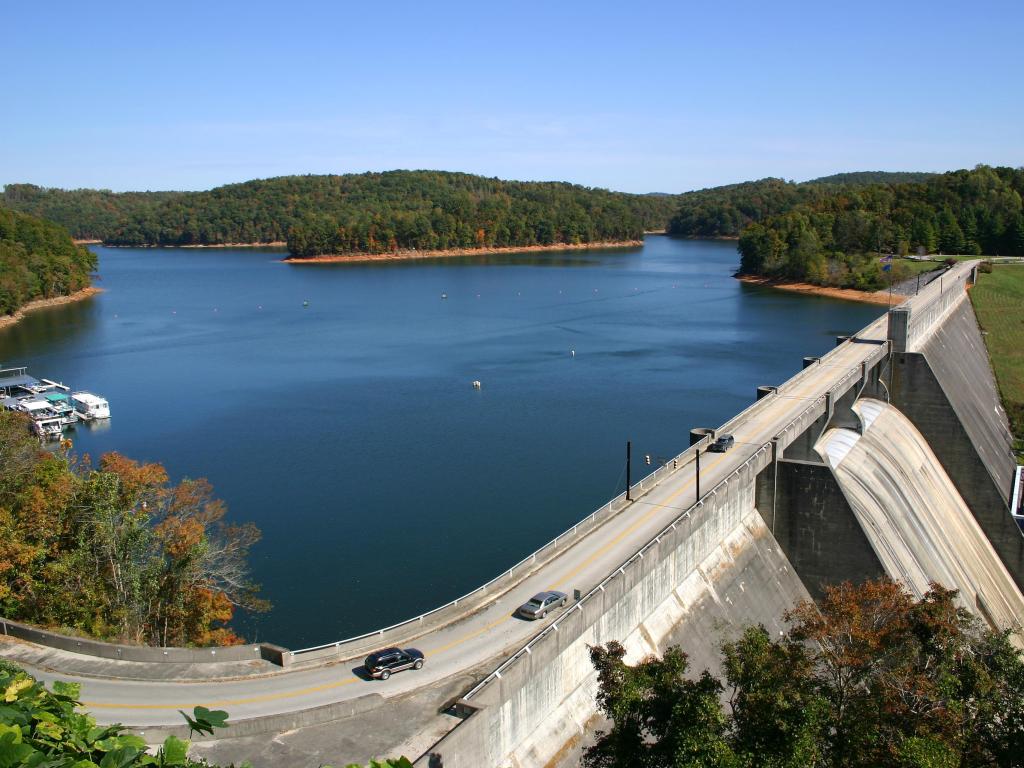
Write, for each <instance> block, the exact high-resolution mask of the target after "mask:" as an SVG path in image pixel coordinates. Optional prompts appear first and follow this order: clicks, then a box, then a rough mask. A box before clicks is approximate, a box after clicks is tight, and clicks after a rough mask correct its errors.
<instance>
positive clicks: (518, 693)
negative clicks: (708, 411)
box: [19, 263, 1024, 768]
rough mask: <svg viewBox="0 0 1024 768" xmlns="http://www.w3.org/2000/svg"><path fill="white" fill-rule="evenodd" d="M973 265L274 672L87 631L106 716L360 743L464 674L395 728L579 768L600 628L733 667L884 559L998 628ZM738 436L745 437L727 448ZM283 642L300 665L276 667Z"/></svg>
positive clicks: (989, 455) (996, 466)
mask: <svg viewBox="0 0 1024 768" xmlns="http://www.w3.org/2000/svg"><path fill="white" fill-rule="evenodd" d="M973 269H974V265H973V264H972V263H964V264H960V265H958V266H956V267H954V268H952V269H950V270H949V271H947V272H946V273H944V275H943V276H942V278H941V279H939V280H935V281H934V282H933V283H931V284H930V285H928V286H927V287H926V288H924V289H923V290H922V291H921V292H920V294H919V295H917V296H915V297H913V298H912V299H910V300H908V301H907V302H905V303H904V304H902V305H900V307H898V308H896V309H894V310H892V311H891V312H890V313H889V314H888V315H886V316H883V317H882V318H880V319H879V320H877V321H876V322H874V323H872V324H871V325H869V326H868V327H867V328H864V329H863V330H861V331H860V332H859V333H857V334H855V335H853V336H852V337H842V338H839V339H837V345H836V347H835V348H834V349H833V350H831V351H830V352H829V353H828V354H826V355H823V356H821V357H814V358H807V359H805V361H804V367H803V368H802V370H800V371H799V372H798V373H797V374H796V375H795V376H794V377H793V378H791V379H790V380H789V381H786V382H783V383H780V384H778V385H777V386H775V385H772V386H768V385H765V386H762V387H758V389H757V393H756V397H757V399H756V401H755V402H753V404H752V405H751V406H750V407H749V408H747V409H746V410H745V411H743V412H742V413H740V414H738V415H737V416H736V417H734V418H733V419H731V420H730V421H729V422H727V423H726V424H723V425H722V426H720V427H718V428H717V429H695V430H694V431H693V432H692V433H691V441H692V443H693V444H692V445H691V446H690V447H689V448H688V449H687V450H685V451H684V452H683V453H681V454H680V455H679V456H677V457H675V458H674V459H672V460H670V461H669V462H668V463H667V464H666V465H665V466H663V467H661V468H660V469H659V470H658V471H657V472H656V473H654V474H653V475H651V476H649V477H648V478H645V479H644V480H643V481H642V482H641V483H638V484H637V485H636V486H635V487H634V488H633V489H631V493H630V498H629V499H627V498H625V497H619V498H617V499H615V500H613V501H611V502H609V504H607V505H605V506H604V507H602V508H601V509H599V510H597V511H596V512H595V513H594V514H593V515H591V516H588V517H587V518H585V519H584V520H582V521H580V523H579V524H578V525H577V526H574V527H573V528H572V529H570V530H569V531H566V532H565V533H564V534H563V535H562V536H559V537H557V538H556V539H555V540H554V541H552V542H550V543H549V544H547V545H545V547H543V548H541V549H540V550H538V552H537V553H536V554H535V555H533V556H531V557H528V558H526V559H524V560H523V561H522V562H521V563H519V564H516V565H515V566H513V567H512V568H510V569H509V570H508V571H506V572H504V573H503V574H501V575H499V576H498V577H497V578H496V579H495V580H493V581H492V582H490V583H489V584H487V585H484V586H482V587H481V588H480V589H478V590H476V591H474V592H473V593H470V594H469V595H467V596H465V597H464V598H460V599H459V600H456V601H452V602H451V603H449V604H447V605H445V606H443V607H441V608H439V609H438V610H437V611H435V612H432V613H431V614H427V615H425V616H424V617H419V618H418V619H413V620H411V621H408V622H403V623H402V624H400V625H396V626H395V627H389V628H385V629H383V630H381V631H380V632H379V633H371V634H369V635H367V636H362V637H360V638H352V639H350V640H346V641H339V642H338V643H333V644H329V645H327V646H323V647H319V648H316V649H309V651H308V652H307V653H301V652H296V651H290V650H288V649H281V648H276V647H272V646H268V647H266V648H261V647H257V646H253V647H251V648H249V649H248V650H247V651H243V652H242V653H248V654H251V656H250V657H249V658H250V659H251V661H249V662H242V661H241V660H239V661H238V662H235V663H236V664H242V663H247V664H250V665H251V666H252V669H253V670H254V672H253V673H252V674H251V675H250V676H246V674H245V673H240V672H238V667H232V668H231V677H230V679H217V676H216V674H215V673H211V674H210V675H207V676H205V678H203V676H202V675H201V673H197V672H196V670H197V669H199V668H200V667H202V666H203V664H202V661H203V658H199V657H195V656H196V655H195V654H184V653H182V654H180V657H181V662H180V663H185V662H186V661H187V662H188V663H189V665H190V666H189V667H188V670H189V671H188V672H187V673H186V672H184V671H182V674H197V679H195V680H193V681H192V682H174V681H173V677H174V674H175V670H176V669H177V668H176V667H174V664H175V663H179V662H175V661H173V660H174V659H177V658H178V655H176V654H175V653H174V652H173V649H161V650H166V651H167V652H168V653H167V655H166V656H167V659H170V660H171V661H168V662H167V663H164V664H158V663H153V664H151V666H152V667H161V669H162V670H163V671H162V672H161V679H162V680H163V682H148V683H145V684H144V685H145V695H144V696H140V695H139V693H137V692H138V691H139V690H140V688H139V685H140V683H138V682H136V683H134V684H132V683H131V682H130V681H128V680H126V679H125V678H126V677H128V676H130V675H131V674H132V673H131V672H130V671H128V669H129V668H132V669H135V668H140V669H141V668H142V667H143V666H144V664H143V663H142V662H139V663H138V664H137V665H136V667H132V666H131V665H132V664H133V663H132V662H128V661H122V660H121V659H123V658H124V656H123V655H121V656H111V657H110V658H116V659H118V660H117V661H115V662H107V663H108V664H116V665H118V666H116V667H111V668H110V669H111V670H112V671H110V672H109V673H107V675H106V678H104V679H102V680H100V679H97V678H96V677H95V676H93V677H90V676H89V673H88V669H87V668H88V658H89V656H88V654H89V653H95V654H96V655H103V654H104V653H106V654H108V655H109V653H110V652H111V651H110V649H92V648H91V647H90V648H85V647H82V650H81V652H80V653H79V654H78V655H77V656H76V664H77V666H75V667H74V669H75V670H76V673H78V674H80V676H79V677H78V678H76V677H75V676H74V675H72V676H71V679H73V680H75V681H76V682H81V684H82V686H83V688H82V690H83V699H85V700H86V701H87V703H88V705H89V706H90V707H94V712H95V713H97V716H98V717H100V718H101V722H113V721H121V722H126V723H129V724H131V725H133V726H136V727H137V728H138V729H139V730H145V732H146V734H147V738H149V737H150V736H153V735H154V734H158V735H162V734H163V733H166V732H168V731H173V730H174V728H175V726H173V725H172V723H173V721H174V720H176V718H177V715H176V709H178V708H185V709H187V708H188V707H190V706H192V705H195V704H203V705H204V706H211V705H215V706H223V707H226V708H229V709H230V711H231V713H232V718H233V720H235V721H237V722H238V724H239V725H238V726H237V727H238V729H239V732H240V733H246V734H254V735H259V734H264V735H265V734H271V733H281V732H283V731H289V730H291V729H294V728H300V727H308V726H310V725H311V724H313V723H327V722H330V723H332V724H336V727H337V729H338V731H339V732H342V731H344V732H346V733H348V736H346V738H347V739H349V740H350V741H351V740H352V734H353V733H360V732H366V731H367V729H370V730H372V729H373V728H374V727H375V726H374V723H384V722H389V723H390V722H391V721H392V720H393V717H390V716H389V713H390V712H393V711H395V710H394V708H395V707H396V706H399V704H401V705H402V706H404V707H406V709H403V710H402V711H403V712H407V711H408V707H407V704H406V703H407V702H408V701H410V699H409V697H410V696H412V695H414V694H423V693H424V692H427V691H429V690H432V689H438V690H444V691H449V690H455V691H457V695H456V696H455V697H453V698H446V700H445V702H444V706H443V713H442V714H437V710H436V709H434V710H433V711H431V712H428V713H426V714H424V716H423V717H424V720H429V725H428V726H424V727H423V728H421V729H420V730H419V731H418V732H417V733H413V731H414V730H416V728H420V725H419V724H417V725H416V726H415V727H414V726H412V725H410V726H409V727H408V729H407V730H409V733H405V734H397V735H396V736H395V739H394V744H393V745H392V746H393V747H394V748H396V749H397V748H398V747H400V746H402V748H403V749H405V748H406V747H405V746H403V745H411V744H415V745H416V747H415V752H414V753H412V754H410V755H409V756H410V757H413V756H416V755H418V756H419V759H418V760H417V762H416V765H417V766H426V767H428V768H434V767H435V766H438V765H443V766H445V768H459V767H460V766H467V767H468V766H472V768H479V767H480V766H515V767H516V768H520V767H525V766H556V765H569V764H573V763H574V761H575V760H576V759H577V757H578V754H579V750H580V745H581V740H582V738H583V734H585V733H586V732H587V731H588V730H589V729H590V728H592V727H593V725H594V723H595V722H596V718H597V717H598V713H597V708H596V702H595V699H594V694H595V691H596V689H597V681H596V675H595V673H594V671H593V669H592V667H591V665H590V661H589V655H588V647H589V646H591V645H594V644H597V643H606V642H608V641H610V640H617V641H619V642H622V643H623V644H624V645H625V647H626V648H627V650H628V652H629V659H630V660H636V659H639V658H641V657H642V656H644V655H645V654H648V653H661V652H663V651H664V650H665V648H666V647H667V646H668V645H671V644H681V645H682V646H683V648H684V650H686V652H687V653H689V654H690V657H691V661H692V664H693V668H694V670H695V671H699V670H700V669H703V668H705V667H710V668H712V669H715V668H716V666H717V663H718V649H719V647H720V645H721V643H722V641H723V640H725V639H728V638H730V637H732V636H733V635H734V633H736V632H738V631H739V629H740V628H741V627H742V626H745V625H748V624H751V623H762V624H764V625H765V626H766V627H768V628H769V629H771V630H772V631H778V630H781V629H782V624H781V622H782V616H783V613H784V612H785V610H786V609H787V608H789V607H791V606H792V605H793V604H794V603H796V602H797V601H799V600H805V599H813V598H817V597H820V596H821V594H822V593H823V590H824V589H825V588H826V587H828V586H829V585H831V584H836V583H840V582H842V581H845V580H853V581H860V580H862V579H864V578H870V577H876V576H880V575H888V576H890V577H892V578H894V579H899V580H902V581H903V582H904V583H905V584H906V585H907V586H908V587H909V588H910V589H911V590H914V591H916V592H918V593H921V592H922V591H923V590H924V589H926V588H927V584H928V582H929V581H932V580H935V581H939V582H942V583H944V584H945V585H946V586H955V587H956V588H958V589H959V590H960V591H961V600H962V601H963V604H964V605H965V606H967V607H969V608H970V609H971V610H972V611H975V612H976V613H978V614H979V615H980V616H982V617H983V618H984V619H985V620H986V621H988V622H989V623H990V624H992V625H993V626H996V627H1000V628H1003V627H1006V628H1009V627H1013V626H1017V625H1019V624H1020V623H1021V621H1022V620H1024V598H1022V596H1021V589H1020V584H1021V578H1022V575H1024V536H1022V534H1021V531H1020V529H1019V528H1018V527H1017V525H1016V523H1015V522H1014V520H1013V517H1012V515H1011V514H1010V504H1011V498H1012V496H1013V485H1014V474H1015V470H1014V460H1013V457H1012V453H1011V452H1010V450H1009V447H1010V439H1009V428H1008V426H1007V423H1006V417H1005V414H1004V413H1003V412H1002V409H1001V407H1000V406H999V400H998V396H997V394H996V388H995V384H994V381H993V378H992V374H991V370H990V368H989V366H988V360H987V356H986V354H985V350H984V346H983V340H982V338H981V334H980V331H979V330H978V327H977V323H976V321H975V320H974V316H973V312H972V311H971V307H970V303H969V301H968V298H967V292H966V290H967V287H968V285H969V283H970V281H971V276H972V272H973ZM754 394H755V393H754V392H751V395H752V399H753V397H754ZM721 433H729V434H732V435H734V436H735V439H736V444H735V447H734V448H732V449H731V450H730V451H728V452H727V453H724V454H708V453H705V450H706V448H707V446H708V445H709V443H710V442H711V441H712V440H713V439H714V438H715V436H716V435H718V434H721ZM698 455H700V477H699V482H698V478H697V462H696V459H697V456H698ZM698 489H699V490H698ZM552 588H556V589H562V590H563V591H566V592H567V593H570V594H572V593H574V592H577V591H578V599H576V600H574V601H573V602H572V603H571V605H570V606H568V607H567V608H566V609H565V610H564V611H563V612H561V613H557V614H555V615H554V616H553V617H551V618H549V619H548V620H547V621H545V622H541V623H540V624H539V625H537V624H527V623H526V622H519V621H514V620H512V618H511V616H510V612H511V611H512V610H513V609H514V607H515V605H516V604H518V602H517V596H518V595H520V594H521V593H526V592H531V593H532V592H533V591H539V590H541V589H552ZM19 631H20V630H19ZM30 639H31V638H30ZM412 641H415V643H416V645H417V647H419V648H421V649H424V650H425V651H426V652H427V658H428V664H427V666H426V667H424V669H423V670H421V671H420V672H418V673H415V675H411V674H410V675H399V676H396V677H395V678H393V679H391V680H389V681H387V682H386V683H379V682H374V683H368V682H366V681H362V680H360V679H359V678H358V675H356V674H354V668H355V665H356V664H357V663H358V662H357V661H353V659H358V658H359V655H360V654H363V653H364V652H365V650H366V649H367V648H368V647H369V646H371V645H374V644H378V643H379V644H386V643H387V644H401V643H406V642H412ZM37 642H41V643H46V642H48V639H47V638H45V637H42V636H40V637H39V638H38V639H37ZM54 644H57V641H54ZM194 657H195V658H194ZM253 657H255V658H253ZM260 657H262V658H260ZM65 658H66V657H65ZM205 658H206V660H207V661H209V660H210V656H205ZM268 659H269V660H268ZM270 660H273V661H274V662H276V663H277V664H279V665H280V666H275V667H274V669H275V670H276V674H273V675H269V676H268V675H267V674H266V672H267V669H268V667H270V666H271V665H272V661H270ZM49 663H50V664H51V666H53V665H59V664H61V663H64V662H63V661H62V660H57V661H50V662H49ZM259 664H262V665H264V666H259ZM125 665H128V667H126V666H125ZM210 666H212V665H210ZM181 669H182V670H184V669H185V668H184V667H182V668H181ZM141 675H142V673H139V675H138V676H141ZM41 676H43V677H44V679H52V678H53V677H55V676H57V675H55V674H52V673H51V672H45V671H44V672H42V673H41ZM59 677H61V679H68V677H69V676H68V675H59ZM198 678H203V679H198ZM453 681H454V682H453ZM462 681H467V682H466V683H465V684H464V685H463V684H462ZM133 685H134V687H133ZM371 686H372V687H371ZM447 695H448V694H447V693H446V694H445V696H446V697H447ZM143 699H144V701H143ZM420 700H425V699H420ZM435 704H436V703H435ZM431 706H434V705H433V704H432V705H431ZM374 717H376V718H377V719H376V720H374ZM410 720H411V718H410ZM392 727H394V726H392ZM417 734H418V735H417ZM424 734H430V735H431V736H430V738H429V740H425V738H426V737H425V736H424ZM230 735H231V734H230V733H229V734H227V736H228V737H229V738H230ZM378 754H382V755H387V754H395V753H394V752H393V751H392V750H391V749H387V748H385V746H384V745H381V748H380V750H379V751H378ZM243 756H245V755H244V753H236V754H233V755H229V753H224V752H221V753H219V755H218V757H219V758H220V759H225V758H229V759H240V758H241V757H243ZM346 757H347V755H346ZM329 758H330V759H328V760H327V762H337V756H336V755H329ZM360 758H361V756H358V755H353V759H360ZM364 761H365V760H364ZM343 762H347V760H343ZM276 764H284V763H282V762H280V761H278V762H277V763H276ZM257 765H258V766H259V763H257Z"/></svg>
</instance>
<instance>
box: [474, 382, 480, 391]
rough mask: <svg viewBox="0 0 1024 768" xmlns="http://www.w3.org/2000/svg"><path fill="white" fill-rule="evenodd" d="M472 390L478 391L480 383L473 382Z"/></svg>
mask: <svg viewBox="0 0 1024 768" xmlns="http://www.w3.org/2000/svg"><path fill="white" fill-rule="evenodd" d="M473 389H480V382H479V381H474V382H473Z"/></svg>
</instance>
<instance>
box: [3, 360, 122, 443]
mask: <svg viewBox="0 0 1024 768" xmlns="http://www.w3.org/2000/svg"><path fill="white" fill-rule="evenodd" d="M0 405H3V407H4V409H5V410H8V411H16V412H19V413H24V414H26V415H27V416H28V417H29V419H30V420H31V422H30V425H29V428H30V429H31V430H32V432H33V434H35V435H36V436H38V437H39V438H40V439H41V440H60V439H61V438H62V437H63V436H64V432H65V430H67V429H71V428H73V427H74V426H75V425H76V424H78V422H80V421H82V422H89V421H96V420H100V419H109V418H110V404H109V403H108V402H107V401H106V400H105V399H104V398H102V397H98V396H97V395H94V394H92V393H91V392H72V391H71V387H69V386H67V385H65V384H63V383H61V382H59V381H53V380H51V379H37V378H35V377H34V376H30V375H29V374H28V368H27V367H25V366H21V367H14V368H0Z"/></svg>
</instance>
